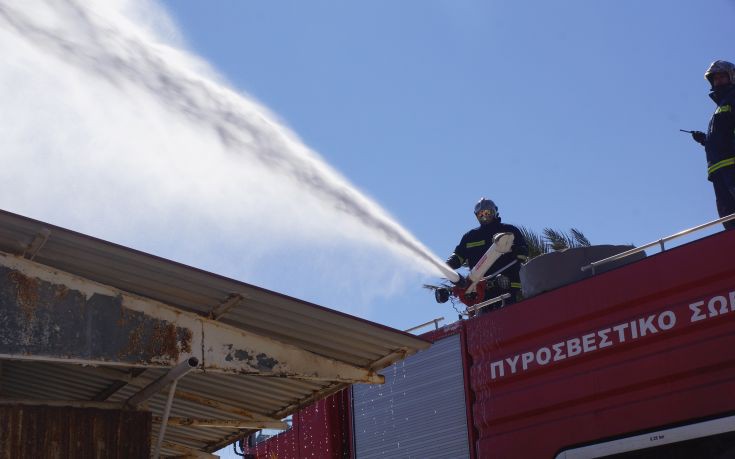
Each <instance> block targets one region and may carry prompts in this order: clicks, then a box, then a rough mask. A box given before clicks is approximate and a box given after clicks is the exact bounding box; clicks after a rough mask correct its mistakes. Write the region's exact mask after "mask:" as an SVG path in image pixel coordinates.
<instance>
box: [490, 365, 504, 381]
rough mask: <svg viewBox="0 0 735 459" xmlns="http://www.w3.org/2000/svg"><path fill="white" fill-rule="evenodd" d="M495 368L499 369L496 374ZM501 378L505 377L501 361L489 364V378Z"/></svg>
mask: <svg viewBox="0 0 735 459" xmlns="http://www.w3.org/2000/svg"><path fill="white" fill-rule="evenodd" d="M496 368H499V370H498V371H497V374H496V371H495V369H496ZM503 376H505V368H503V361H502V360H498V361H497V362H493V363H491V364H490V377H491V378H492V379H495V378H496V377H503Z"/></svg>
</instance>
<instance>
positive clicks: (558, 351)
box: [551, 343, 567, 362]
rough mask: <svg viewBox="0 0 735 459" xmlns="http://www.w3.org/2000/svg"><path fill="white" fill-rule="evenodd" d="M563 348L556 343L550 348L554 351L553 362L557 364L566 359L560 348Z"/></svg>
mask: <svg viewBox="0 0 735 459" xmlns="http://www.w3.org/2000/svg"><path fill="white" fill-rule="evenodd" d="M563 346H564V343H556V344H554V345H553V346H551V348H552V349H553V350H554V362H558V361H559V360H564V359H566V358H567V356H566V355H564V353H563V352H562V347H563Z"/></svg>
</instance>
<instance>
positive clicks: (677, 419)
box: [245, 231, 735, 459]
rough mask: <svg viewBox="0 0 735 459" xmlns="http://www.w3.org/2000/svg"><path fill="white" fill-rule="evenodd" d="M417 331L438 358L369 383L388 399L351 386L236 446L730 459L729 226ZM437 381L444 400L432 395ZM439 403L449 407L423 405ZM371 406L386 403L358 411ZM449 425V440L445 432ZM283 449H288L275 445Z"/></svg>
mask: <svg viewBox="0 0 735 459" xmlns="http://www.w3.org/2000/svg"><path fill="white" fill-rule="evenodd" d="M422 336H424V337H425V338H428V339H430V340H432V341H433V342H435V343H437V344H436V345H435V346H434V347H436V346H438V344H439V343H445V344H446V346H445V347H447V348H449V347H451V349H452V350H451V352H450V351H443V353H442V354H437V355H436V356H435V357H427V356H431V354H430V353H431V352H432V349H433V348H434V347H432V349H429V350H427V351H422V352H421V353H419V354H417V355H415V356H412V357H411V358H409V359H408V360H407V361H406V362H405V363H402V364H398V365H399V366H404V367H403V368H404V370H402V369H401V367H397V368H392V369H391V368H389V369H386V370H384V371H383V373H384V374H385V375H386V384H385V385H384V386H386V387H388V388H389V389H390V388H395V387H399V386H396V384H398V385H400V387H401V390H400V391H396V390H388V389H385V388H383V389H382V390H381V389H380V387H382V386H366V387H370V389H365V388H362V387H361V386H356V387H355V388H353V390H352V392H351V393H348V394H341V395H337V396H335V397H338V398H337V399H335V400H340V401H339V402H319V403H322V404H323V405H322V407H323V409H321V410H317V412H316V413H315V412H314V409H313V408H311V410H312V411H311V415H310V417H309V416H307V417H303V416H302V417H300V418H298V419H295V421H294V429H292V430H291V431H286V432H284V433H282V434H280V435H277V436H275V437H273V438H271V439H269V440H267V441H266V442H263V443H260V444H258V445H256V446H254V447H252V448H247V447H246V448H245V451H246V452H247V453H248V454H252V455H253V456H254V457H259V458H260V457H268V458H271V457H273V456H272V454H276V457H278V458H280V459H282V458H297V457H307V456H308V457H323V458H349V457H356V458H363V457H416V458H425V457H472V458H573V457H580V458H582V457H621V458H622V457H636V458H645V457H651V458H652V457H701V458H707V457H712V458H714V457H731V456H728V455H726V454H728V451H729V450H728V448H729V447H730V445H735V438H733V434H732V432H733V431H735V421H733V418H732V417H731V416H733V414H735V232H734V231H725V232H721V233H717V234H714V235H711V236H708V237H705V238H702V239H699V240H696V241H694V242H690V243H688V244H684V245H682V246H679V247H676V248H673V249H670V250H666V251H663V252H661V253H658V254H655V255H653V256H649V257H647V258H644V259H642V260H639V261H636V262H634V263H630V264H628V265H626V266H623V267H619V268H616V269H613V270H610V271H608V272H604V273H601V274H597V275H594V276H592V277H590V278H588V279H585V280H582V281H579V282H575V283H573V284H570V285H566V286H563V287H560V288H557V289H555V290H552V291H549V292H546V293H543V294H540V295H538V296H535V297H533V298H530V299H526V300H524V301H522V302H519V303H516V304H513V305H509V306H507V307H504V308H501V309H498V310H494V311H491V312H489V313H487V314H484V315H482V316H479V317H475V318H472V319H470V320H464V321H459V322H456V323H454V324H451V325H448V326H446V327H443V328H441V329H439V330H436V331H432V332H430V333H427V334H424V335H422ZM452 337H454V338H453V341H452V343H451V346H449V341H444V340H448V339H450V338H452ZM422 354H424V356H423V357H422ZM412 359H414V360H416V362H419V361H420V360H421V359H424V361H423V363H421V365H420V368H421V369H420V370H419V369H418V368H419V365H418V364H416V365H415V366H416V368H417V370H416V371H413V370H411V371H413V373H411V371H405V368H411V366H412V363H411V362H412ZM432 359H433V360H432ZM448 359H449V360H455V361H456V362H458V363H459V364H458V365H455V366H454V367H451V368H450V367H448V366H447V365H445V363H446V362H447V360H448ZM427 362H428V363H427ZM432 362H433V363H432ZM432 368H433V369H435V370H433V373H432V370H431V369H432ZM401 372H403V373H404V374H403V377H402V378H401V377H400V376H401ZM450 373H451V374H450ZM391 374H393V375H394V378H392V379H391V378H389V376H391ZM444 381H447V382H444ZM451 381H458V383H457V384H454V383H453V382H451ZM427 383H428V384H427ZM450 385H455V386H456V387H457V389H456V390H455V393H454V394H453V395H451V394H450V395H448V394H445V393H443V391H442V389H443V388H445V387H449V386H450ZM453 387H454V386H453ZM460 391H461V394H460ZM432 393H433V394H435V396H433V398H432ZM448 398H451V400H454V401H453V402H452V403H453V404H454V405H456V406H449V407H446V408H444V407H442V408H441V409H440V410H437V409H436V407H438V406H440V405H441V406H443V405H442V403H444V402H445V401H446V400H447V399H448ZM419 399H420V400H419ZM381 400H382V402H384V405H385V402H387V403H388V404H387V405H385V406H389V407H390V409H375V410H373V411H371V410H370V407H371V406H376V407H377V406H381V405H380V403H381ZM444 405H446V403H444ZM460 405H461V406H460ZM407 407H411V408H407ZM402 410H403V411H402ZM442 410H443V411H442ZM307 411H308V410H307ZM432 411H433V413H432ZM450 411H451V413H453V414H451V416H450V414H448V413H449V412H450ZM409 413H410V414H409ZM457 413H464V414H465V415H464V419H460V420H457V419H458V418H457V417H456V415H457ZM452 416H454V417H452ZM450 419H451V422H450V421H449V420H450ZM297 421H298V422H297ZM462 422H464V423H465V428H464V430H460V431H452V433H451V434H448V433H447V432H448V431H449V430H450V427H457V424H458V423H462ZM310 423H311V424H310ZM305 426H310V427H309V429H308V430H309V432H308V435H304V434H303V432H304V429H305ZM376 429H378V430H376ZM380 429H382V430H380ZM299 432H301V434H300V433H299ZM376 432H377V433H376ZM461 432H464V434H462V433H461ZM422 434H426V435H422ZM299 435H300V437H299ZM463 435H464V436H465V438H462V439H461V441H462V442H466V445H461V448H462V449H457V450H456V451H466V453H464V452H462V453H455V452H449V451H448V450H445V451H443V450H442V446H441V445H442V444H448V442H449V441H450V440H456V439H457V438H459V437H462V436H463ZM279 437H280V439H279ZM297 437H298V438H297ZM326 438H332V440H333V441H331V442H326V440H325V439H326ZM336 438H341V440H340V441H336V440H334V439H336ZM417 438H421V440H420V441H414V440H415V439H417ZM320 442H321V443H320ZM401 442H403V443H402V446H401ZM290 443H299V448H298V450H299V454H296V455H292V454H291V453H290V452H287V451H286V450H285V449H284V448H279V447H278V445H279V444H280V445H285V444H290ZM327 443H329V445H330V446H329V447H324V446H319V445H325V444H327ZM396 445H399V446H396ZM427 445H430V446H431V447H430V449H429V450H427V449H426V448H427ZM422 448H424V449H422ZM276 449H279V450H280V451H276ZM294 451H295V450H294ZM453 451H454V450H453ZM456 454H460V455H459V456H457V455H456ZM677 454H678V455H677ZM730 454H735V453H733V452H732V451H730Z"/></svg>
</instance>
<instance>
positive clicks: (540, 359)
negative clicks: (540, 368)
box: [536, 347, 551, 365]
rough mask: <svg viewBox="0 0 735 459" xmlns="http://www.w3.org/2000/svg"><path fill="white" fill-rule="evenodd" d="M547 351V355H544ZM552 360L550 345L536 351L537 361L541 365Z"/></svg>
mask: <svg viewBox="0 0 735 459" xmlns="http://www.w3.org/2000/svg"><path fill="white" fill-rule="evenodd" d="M544 352H545V353H546V357H545V358H544V357H542V356H541V354H542V353H544ZM549 361H551V350H550V349H549V348H548V347H542V348H541V349H539V350H538V351H537V352H536V362H538V364H539V365H546V364H547V363H549Z"/></svg>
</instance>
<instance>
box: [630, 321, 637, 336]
mask: <svg viewBox="0 0 735 459" xmlns="http://www.w3.org/2000/svg"><path fill="white" fill-rule="evenodd" d="M630 336H631V337H632V338H633V339H636V338H638V324H636V323H635V320H634V321H633V322H631V323H630Z"/></svg>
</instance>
